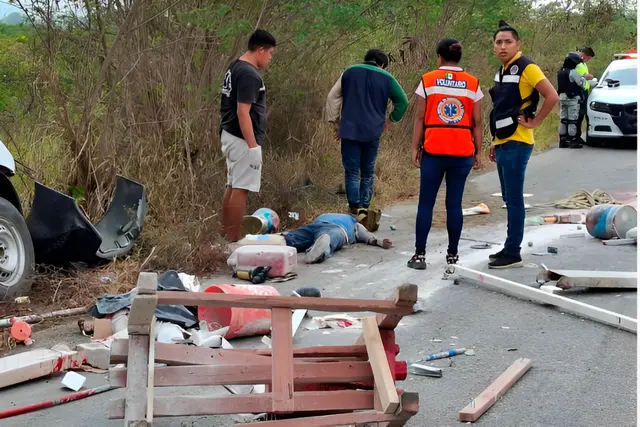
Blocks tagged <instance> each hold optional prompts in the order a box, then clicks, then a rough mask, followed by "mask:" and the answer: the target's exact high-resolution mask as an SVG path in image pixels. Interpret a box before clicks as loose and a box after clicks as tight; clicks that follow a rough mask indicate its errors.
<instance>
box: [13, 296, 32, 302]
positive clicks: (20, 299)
mask: <svg viewBox="0 0 640 427" xmlns="http://www.w3.org/2000/svg"><path fill="white" fill-rule="evenodd" d="M13 302H15V303H16V304H30V303H31V300H30V299H29V297H28V296H26V297H17V298H16V299H15V300H13Z"/></svg>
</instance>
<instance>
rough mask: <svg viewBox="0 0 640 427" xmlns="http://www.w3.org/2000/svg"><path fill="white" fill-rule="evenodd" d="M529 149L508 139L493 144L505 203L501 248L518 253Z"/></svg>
mask: <svg viewBox="0 0 640 427" xmlns="http://www.w3.org/2000/svg"><path fill="white" fill-rule="evenodd" d="M532 152H533V145H531V144H525V143H523V142H516V141H509V142H506V143H504V144H500V145H497V146H496V164H497V166H498V178H500V188H501V189H502V200H504V202H505V203H506V205H507V240H506V241H505V243H504V252H505V255H507V256H512V257H519V256H520V245H521V244H522V239H523V238H524V217H525V210H524V196H523V194H522V193H523V191H524V176H525V172H526V170H527V164H528V163H529V159H530V158H531V153H532Z"/></svg>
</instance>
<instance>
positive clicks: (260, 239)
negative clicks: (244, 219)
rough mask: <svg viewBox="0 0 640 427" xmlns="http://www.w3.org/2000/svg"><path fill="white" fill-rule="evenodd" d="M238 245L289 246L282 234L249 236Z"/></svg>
mask: <svg viewBox="0 0 640 427" xmlns="http://www.w3.org/2000/svg"><path fill="white" fill-rule="evenodd" d="M238 243H239V244H240V245H241V246H249V245H252V246H253V245H258V246H267V245H268V246H272V245H275V246H287V242H286V241H285V240H284V236H282V235H280V234H247V235H246V236H244V238H243V239H242V240H240V241H239V242H238Z"/></svg>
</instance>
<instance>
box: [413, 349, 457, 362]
mask: <svg viewBox="0 0 640 427" xmlns="http://www.w3.org/2000/svg"><path fill="white" fill-rule="evenodd" d="M465 351H467V349H466V348H457V349H451V350H449V351H442V352H440V353H434V354H430V355H428V356H427V357H426V358H425V359H424V361H425V362H428V361H430V360H436V359H445V358H447V357H453V356H457V355H459V354H462V353H464V352H465Z"/></svg>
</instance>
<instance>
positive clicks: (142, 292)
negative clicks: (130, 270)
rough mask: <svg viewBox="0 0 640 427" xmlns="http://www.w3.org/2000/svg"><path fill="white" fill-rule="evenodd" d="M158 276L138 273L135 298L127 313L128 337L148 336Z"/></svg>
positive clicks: (156, 302) (154, 307)
mask: <svg viewBox="0 0 640 427" xmlns="http://www.w3.org/2000/svg"><path fill="white" fill-rule="evenodd" d="M157 287H158V275H157V274H156V273H145V272H143V273H140V274H139V275H138V283H137V285H136V296H135V297H134V298H133V302H132V303H131V308H130V311H129V320H128V326H127V329H128V331H129V335H138V334H140V335H149V328H150V326H151V318H152V317H153V316H154V314H155V311H156V306H157V304H158V297H157V295H156V289H157Z"/></svg>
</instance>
